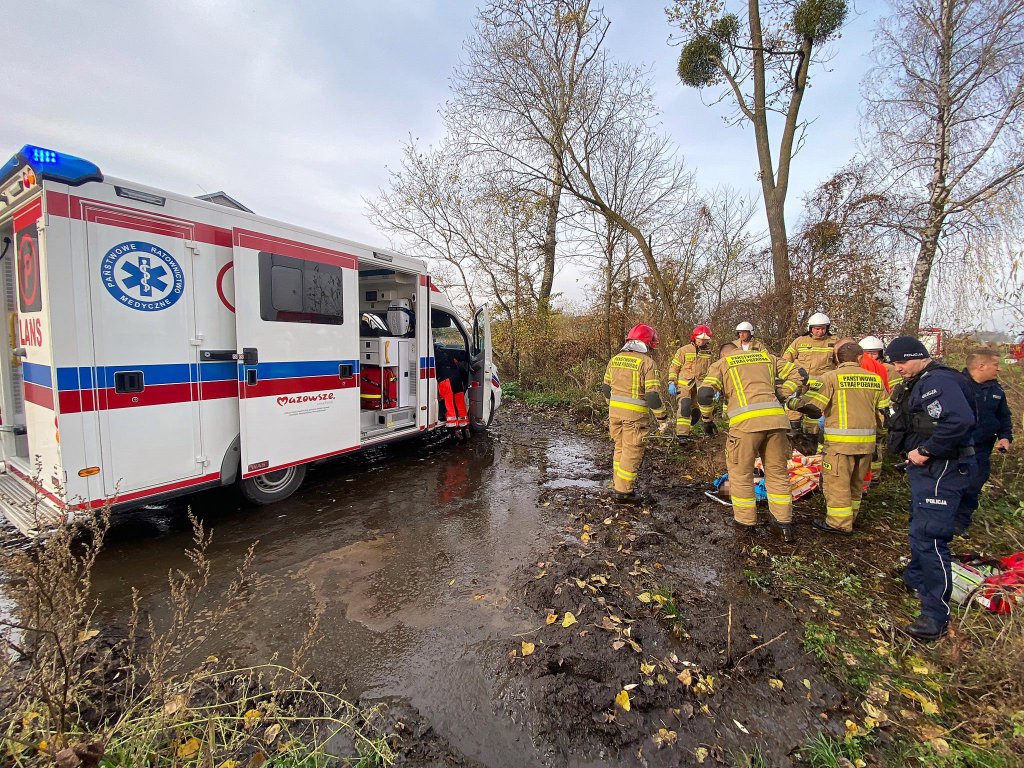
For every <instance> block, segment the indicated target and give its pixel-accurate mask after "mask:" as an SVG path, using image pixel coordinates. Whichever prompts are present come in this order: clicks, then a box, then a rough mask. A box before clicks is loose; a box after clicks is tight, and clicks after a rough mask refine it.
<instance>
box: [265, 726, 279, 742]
mask: <svg viewBox="0 0 1024 768" xmlns="http://www.w3.org/2000/svg"><path fill="white" fill-rule="evenodd" d="M280 733H281V724H280V723H274V724H273V725H272V726H270V727H269V728H267V730H266V731H264V733H263V738H264V739H266V741H267V743H268V744H273V743H274V739H276V738H277V736H278V734H280Z"/></svg>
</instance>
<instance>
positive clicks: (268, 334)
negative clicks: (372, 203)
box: [0, 146, 501, 535]
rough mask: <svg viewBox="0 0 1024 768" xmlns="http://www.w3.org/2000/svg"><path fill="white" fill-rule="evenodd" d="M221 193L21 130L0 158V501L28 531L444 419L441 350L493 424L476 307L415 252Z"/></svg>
mask: <svg viewBox="0 0 1024 768" xmlns="http://www.w3.org/2000/svg"><path fill="white" fill-rule="evenodd" d="M220 197H221V198H222V199H221V200H217V199H216V196H204V199H193V198H190V197H186V196H182V195H176V194H174V193H171V192H167V191H164V190H159V189H153V188H150V187H147V186H144V185H140V184H136V183H134V182H129V181H122V180H120V179H114V178H110V177H108V176H106V175H105V174H103V173H102V172H101V171H100V169H99V168H98V167H97V166H96V165H94V164H93V163H91V162H88V161H86V160H83V159H81V158H77V157H73V156H70V155H66V154H62V153H59V152H55V151H53V150H49V149H44V148H41V147H35V146H26V147H24V148H23V149H22V150H21V151H20V152H18V153H17V154H16V155H15V156H14V157H12V158H11V159H10V161H8V162H7V163H6V164H5V165H4V166H3V167H2V168H0V250H2V251H3V254H4V255H3V256H2V257H0V281H2V291H0V311H2V312H3V314H4V317H5V318H7V320H8V349H7V354H6V355H5V356H4V359H3V361H2V362H0V449H2V457H3V466H2V472H3V473H2V474H0V510H2V511H3V512H4V513H5V514H6V516H7V517H8V518H9V519H10V520H11V522H13V523H14V525H16V526H17V527H18V528H19V529H20V530H21V531H22V532H24V533H25V534H28V535H33V534H35V533H38V532H39V530H40V529H41V528H44V527H46V526H51V525H54V524H59V523H60V522H63V521H65V520H66V519H67V518H69V517H73V516H74V515H75V513H76V512H79V511H81V510H83V509H89V508H95V507H99V506H102V505H104V504H107V503H111V504H113V505H114V508H115V509H120V508H126V507H131V506H138V505H141V504H148V503H152V502H154V501H157V500H162V499H166V498H169V497H173V496H178V495H183V494H187V493H193V492H195V491H198V490H200V489H204V488H210V487H214V486H220V485H227V484H232V483H238V484H239V486H240V488H241V491H242V493H243V495H244V496H245V497H246V498H248V499H249V500H250V501H252V502H254V503H259V504H265V503H271V502H275V501H279V500H281V499H284V498H286V497H287V496H289V495H290V494H292V493H293V492H294V491H295V490H296V489H297V488H298V487H299V486H300V485H301V483H302V481H303V478H304V477H305V474H306V468H307V467H308V466H309V465H310V464H312V463H317V462H321V461H324V460H326V459H329V458H330V457H333V456H337V455H339V454H342V453H346V452H348V451H355V450H358V449H360V448H363V447H366V446H371V445H378V444H380V443H384V442H388V441H392V440H397V439H401V438H404V437H408V436H410V435H415V434H420V433H424V432H427V431H430V430H434V429H438V428H442V427H444V419H443V416H442V413H441V412H440V411H441V406H440V403H439V401H438V394H437V385H438V381H437V376H436V371H437V369H438V368H442V369H449V368H451V367H453V366H452V365H451V364H453V363H454V364H455V367H460V366H461V369H463V370H465V369H467V368H468V369H469V370H470V371H471V373H470V378H471V381H470V382H469V390H468V396H469V413H470V419H471V426H472V427H473V428H474V429H477V430H482V429H486V428H487V426H488V425H489V424H490V421H491V419H492V417H493V414H494V411H495V409H497V407H498V406H499V405H500V403H501V386H500V381H499V378H498V372H497V369H496V367H495V366H494V363H493V361H492V355H491V338H490V325H489V321H488V317H487V312H486V310H481V311H480V312H478V313H477V315H476V317H475V318H474V321H473V323H472V324H471V325H470V326H468V327H467V325H466V324H464V323H463V321H462V320H460V319H459V316H458V313H457V312H456V311H455V309H454V307H453V306H452V304H451V303H450V302H449V301H448V299H447V298H446V297H445V296H444V294H443V293H441V292H440V291H439V290H438V288H437V287H436V286H434V285H433V283H432V282H431V279H430V275H429V274H428V272H427V269H426V266H425V265H424V263H423V262H422V261H420V260H417V259H412V258H409V257H407V256H403V255H402V254H400V253H396V252H394V251H391V250H388V249H383V248H371V247H369V246H365V245H361V244H359V243H355V242H352V241H350V240H345V239H342V238H338V237H334V236H331V235H326V234H321V233H318V232H313V231H310V230H307V229H303V228H300V227H297V226H293V225H289V224H284V223H281V222H277V221H273V220H271V219H267V218H264V217H261V216H257V215H255V214H253V213H252V212H250V211H248V209H245V208H243V207H242V206H240V205H238V204H237V203H234V201H232V200H231V199H230V198H228V197H227V196H226V195H220ZM36 501H38V502H39V503H38V504H37V503H36ZM33 507H36V511H35V512H34V513H32V514H29V512H28V511H27V510H31V509H32V508H33Z"/></svg>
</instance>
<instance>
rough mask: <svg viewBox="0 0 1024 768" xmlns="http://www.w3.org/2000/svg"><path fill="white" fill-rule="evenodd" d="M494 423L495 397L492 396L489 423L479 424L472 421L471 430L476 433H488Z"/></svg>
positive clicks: (488, 415)
mask: <svg viewBox="0 0 1024 768" xmlns="http://www.w3.org/2000/svg"><path fill="white" fill-rule="evenodd" d="M492 421H494V395H491V411H490V413H488V414H487V423H486V424H477V423H476V422H475V421H470V422H469V428H470V429H471V430H473V431H474V432H486V431H487V429H488V428H489V427H490V426H491V422H492Z"/></svg>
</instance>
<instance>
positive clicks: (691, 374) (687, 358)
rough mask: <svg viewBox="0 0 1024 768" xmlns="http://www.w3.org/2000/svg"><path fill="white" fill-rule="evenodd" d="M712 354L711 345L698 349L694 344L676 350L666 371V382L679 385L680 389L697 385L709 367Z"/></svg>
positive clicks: (712, 357)
mask: <svg viewBox="0 0 1024 768" xmlns="http://www.w3.org/2000/svg"><path fill="white" fill-rule="evenodd" d="M713 360H714V354H713V353H712V352H711V344H706V345H705V346H703V347H698V346H697V345H696V344H684V345H683V346H681V347H680V348H679V349H678V350H676V354H675V357H673V358H672V365H670V366H669V369H668V380H669V381H674V382H676V383H678V384H679V386H680V387H681V388H682V389H686V388H687V387H691V386H693V385H694V384H699V383H700V382H701V380H702V379H703V378H704V374H706V373H707V372H708V368H710V367H711V362H712V361H713Z"/></svg>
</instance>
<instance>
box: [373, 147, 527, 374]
mask: <svg viewBox="0 0 1024 768" xmlns="http://www.w3.org/2000/svg"><path fill="white" fill-rule="evenodd" d="M494 159H495V158H493V157H492V158H481V157H479V156H473V155H472V154H468V153H467V152H466V149H465V147H464V146H462V145H460V144H458V143H457V142H455V141H452V140H447V141H445V142H443V143H442V144H441V145H440V146H439V147H438V148H436V149H432V150H428V151H425V152H424V151H420V150H419V149H418V148H417V147H416V145H415V143H414V142H412V141H410V142H409V144H407V145H406V147H405V151H404V153H403V156H402V163H401V167H400V168H399V169H398V170H395V171H392V172H391V180H390V189H388V190H383V189H382V190H381V191H380V194H379V196H378V197H377V199H375V200H368V201H366V204H367V207H368V208H369V215H370V219H371V221H373V223H374V224H376V225H377V226H379V227H380V228H381V229H383V230H385V231H387V232H389V233H390V234H391V235H392V236H393V237H395V238H396V240H398V241H399V242H400V244H401V247H402V248H403V249H405V250H407V251H408V252H409V253H412V254H414V255H417V256H422V257H424V258H427V259H431V260H432V261H434V262H435V263H439V264H440V265H442V267H443V268H442V270H440V274H442V275H446V274H447V275H450V276H451V281H450V284H449V285H447V286H444V287H446V288H449V289H453V290H454V291H455V293H456V295H457V297H458V298H459V299H461V301H462V302H463V303H465V304H466V305H468V307H469V308H470V310H471V312H472V311H475V309H476V307H475V304H474V296H477V297H481V298H483V299H484V300H487V301H492V302H494V304H495V305H496V306H497V309H498V311H499V313H500V316H501V317H503V319H504V320H506V322H507V324H508V336H509V338H508V345H507V346H506V347H505V350H506V353H507V355H508V358H509V362H511V364H512V367H513V373H514V375H518V373H519V366H520V358H519V347H518V340H519V338H520V336H521V332H522V331H523V325H524V324H525V323H527V322H528V321H529V320H530V319H531V318H532V316H533V315H535V314H536V313H537V309H538V306H539V305H540V303H541V294H540V286H541V285H543V283H544V276H543V275H544V269H545V267H544V263H543V258H542V256H541V249H540V248H538V244H539V243H540V242H541V240H542V239H543V237H544V234H543V217H542V215H541V211H543V209H544V193H543V192H542V191H538V190H537V189H536V188H531V187H529V186H522V185H521V182H522V181H523V178H522V177H521V176H519V175H517V174H516V173H513V172H511V171H509V170H508V168H507V167H505V166H501V165H498V166H495V165H492V164H490V162H489V161H491V160H494Z"/></svg>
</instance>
